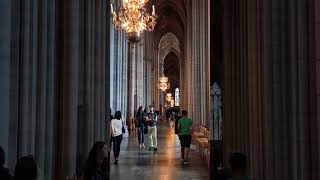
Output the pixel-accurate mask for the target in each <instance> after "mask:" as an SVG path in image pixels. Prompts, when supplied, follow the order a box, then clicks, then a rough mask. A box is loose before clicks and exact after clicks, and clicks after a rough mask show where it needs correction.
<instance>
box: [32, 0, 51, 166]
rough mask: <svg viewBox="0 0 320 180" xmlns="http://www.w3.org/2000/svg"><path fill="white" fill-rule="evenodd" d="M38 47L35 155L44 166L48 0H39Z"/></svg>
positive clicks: (40, 164)
mask: <svg viewBox="0 0 320 180" xmlns="http://www.w3.org/2000/svg"><path fill="white" fill-rule="evenodd" d="M39 14H40V16H39V26H38V28H39V33H38V35H39V40H38V42H39V48H38V63H37V64H38V66H37V69H38V72H37V74H38V75H37V82H38V83H37V95H38V97H37V103H36V104H37V106H36V107H37V111H36V118H37V121H36V144H38V145H36V146H35V157H36V159H37V161H38V163H39V167H44V163H45V151H46V148H45V146H42V145H44V144H45V140H46V138H45V137H46V136H45V135H46V121H45V119H46V109H47V102H46V100H47V83H48V81H47V67H48V65H47V64H48V63H47V61H48V58H47V57H48V52H47V51H48V46H47V45H48V44H47V38H48V29H47V27H48V26H47V24H48V19H47V14H48V1H47V0H44V1H39ZM48 104H49V103H48Z"/></svg>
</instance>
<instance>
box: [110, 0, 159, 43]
mask: <svg viewBox="0 0 320 180" xmlns="http://www.w3.org/2000/svg"><path fill="white" fill-rule="evenodd" d="M148 1H149V0H122V5H121V7H120V8H119V12H118V15H117V13H116V12H115V11H114V9H113V6H112V4H110V7H111V14H112V23H113V25H114V27H115V29H116V30H120V29H123V30H125V31H126V34H127V39H128V40H129V42H132V43H137V42H139V41H140V40H141V33H142V31H144V30H147V31H152V30H153V29H154V26H155V25H156V18H157V16H156V14H155V8H154V5H152V14H149V13H147V12H146V9H145V7H144V6H145V4H146V3H147V2H148Z"/></svg>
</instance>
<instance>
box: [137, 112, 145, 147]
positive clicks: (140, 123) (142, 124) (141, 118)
mask: <svg viewBox="0 0 320 180" xmlns="http://www.w3.org/2000/svg"><path fill="white" fill-rule="evenodd" d="M136 125H137V128H138V142H139V148H140V149H141V148H145V145H144V128H145V119H144V112H143V106H140V107H139V109H138V111H137V113H136Z"/></svg>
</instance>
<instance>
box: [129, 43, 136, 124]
mask: <svg viewBox="0 0 320 180" xmlns="http://www.w3.org/2000/svg"><path fill="white" fill-rule="evenodd" d="M135 64H136V47H135V45H133V44H129V61H128V100H127V101H128V106H127V118H133V117H134V103H135V102H134V95H135V89H136V79H135V73H136V68H135Z"/></svg>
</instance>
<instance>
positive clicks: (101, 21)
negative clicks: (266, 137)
mask: <svg viewBox="0 0 320 180" xmlns="http://www.w3.org/2000/svg"><path fill="white" fill-rule="evenodd" d="M106 3H107V2H106V1H102V0H99V1H85V0H80V1H79V0H70V1H64V0H42V1H38V0H5V1H1V11H0V13H1V19H0V23H1V27H2V28H1V33H0V34H1V37H0V40H1V50H0V57H1V61H0V63H1V65H0V72H1V84H2V85H1V90H0V91H1V93H0V96H1V102H0V106H1V108H0V109H1V110H0V115H1V117H2V119H1V121H0V126H1V131H0V145H1V146H3V147H4V149H5V152H6V157H7V165H8V167H9V168H10V170H11V171H13V168H14V165H15V162H16V160H17V159H18V158H19V157H21V156H24V155H27V154H33V155H34V156H35V158H36V160H37V162H38V164H39V167H40V170H41V173H42V174H43V178H44V179H48V180H49V179H51V178H52V177H64V176H71V175H75V174H76V166H77V165H76V161H77V159H80V160H82V161H83V160H84V159H85V158H86V156H87V153H88V152H89V150H90V148H91V146H92V145H93V143H94V141H105V140H106V139H107V138H108V137H107V136H108V135H109V133H108V129H109V128H106V127H107V125H106V121H105V118H106V107H109V100H108V99H109V96H106V94H108V93H109V92H108V91H109V89H108V88H106V87H107V86H108V81H106V79H108V78H109V74H108V73H106V72H107V69H108V67H109V62H108V58H107V57H108V54H109V47H108V46H109V44H107V43H106V42H108V41H109V26H107V24H109V23H108V21H109V18H106V17H107V11H109V10H108V9H106V8H105V7H109V6H107V5H106ZM107 113H108V111H107ZM107 117H109V116H108V115H107ZM84 127H86V128H84Z"/></svg>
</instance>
